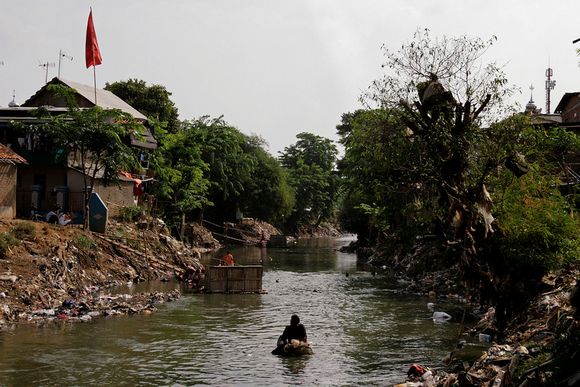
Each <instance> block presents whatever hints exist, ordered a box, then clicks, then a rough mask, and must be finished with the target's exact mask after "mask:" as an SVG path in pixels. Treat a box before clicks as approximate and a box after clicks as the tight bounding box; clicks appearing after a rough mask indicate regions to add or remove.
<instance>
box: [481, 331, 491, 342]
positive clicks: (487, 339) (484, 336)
mask: <svg viewBox="0 0 580 387" xmlns="http://www.w3.org/2000/svg"><path fill="white" fill-rule="evenodd" d="M479 342H480V343H486V344H489V343H491V335H488V334H485V333H480V334H479Z"/></svg>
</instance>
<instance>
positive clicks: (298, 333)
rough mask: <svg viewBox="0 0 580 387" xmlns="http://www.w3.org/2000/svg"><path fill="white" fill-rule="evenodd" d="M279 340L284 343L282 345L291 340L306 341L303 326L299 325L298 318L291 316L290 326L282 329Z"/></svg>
mask: <svg viewBox="0 0 580 387" xmlns="http://www.w3.org/2000/svg"><path fill="white" fill-rule="evenodd" d="M280 340H282V341H284V344H286V343H289V342H291V341H292V340H298V341H304V342H306V341H307V337H306V328H304V325H302V324H300V317H298V315H295V314H293V315H292V317H290V325H288V326H286V328H284V332H283V333H282V336H280Z"/></svg>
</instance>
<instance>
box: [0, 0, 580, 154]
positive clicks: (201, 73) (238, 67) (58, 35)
mask: <svg viewBox="0 0 580 387" xmlns="http://www.w3.org/2000/svg"><path fill="white" fill-rule="evenodd" d="M1 2H2V7H1V11H0V62H3V63H4V64H3V65H1V64H0V106H7V104H8V102H10V101H11V100H12V90H13V89H15V90H16V102H17V103H22V102H24V101H25V100H26V99H27V98H29V97H30V96H31V95H33V94H34V93H35V92H36V91H37V90H38V89H39V88H40V87H42V85H43V84H44V81H45V70H44V68H42V67H39V63H46V62H52V63H55V64H56V65H55V67H52V68H49V69H48V71H49V73H48V78H49V79H51V78H52V77H54V76H56V75H57V71H58V68H57V67H58V56H59V50H63V51H64V52H65V53H66V54H68V55H70V56H72V57H73V60H72V61H70V60H68V59H66V58H63V60H62V65H61V77H62V78H64V79H68V80H71V81H75V82H79V83H84V84H87V85H92V83H93V72H92V68H91V69H86V67H85V62H84V47H85V33H86V26H87V18H88V14H89V7H90V6H92V7H93V19H94V24H95V30H96V33H97V38H98V42H99V45H100V48H101V54H102V57H103V63H102V65H100V66H98V67H97V85H98V87H103V86H104V84H105V82H115V81H119V80H127V79H129V78H138V79H142V80H144V81H146V82H147V83H148V84H161V85H163V86H165V87H166V88H167V90H168V91H170V92H171V93H172V94H173V95H172V100H173V101H174V102H175V104H176V105H177V107H178V109H179V113H180V118H181V119H191V118H194V117H198V116H201V115H210V116H212V117H216V116H220V115H224V118H225V120H226V121H227V122H228V123H230V124H231V125H232V126H235V127H237V128H238V129H239V130H241V131H242V132H244V133H246V134H258V135H260V136H262V137H263V138H264V139H265V140H266V141H267V142H268V143H269V145H270V147H269V150H270V152H271V153H272V154H274V155H276V154H277V152H278V151H281V150H283V149H284V147H286V146H288V145H290V144H292V143H294V142H295V139H296V137H295V136H296V134H297V133H299V132H303V131H307V132H312V133H316V134H318V135H321V136H324V137H328V138H331V139H333V140H336V139H337V137H336V133H335V132H336V130H335V127H336V125H337V124H338V123H339V122H340V117H341V114H342V113H345V112H348V111H353V110H355V109H357V108H359V107H360V104H359V102H358V97H359V95H360V94H361V92H362V91H363V90H364V89H365V88H366V87H367V86H368V85H369V84H370V82H371V81H372V80H373V79H376V78H378V77H379V76H380V74H381V68H380V65H381V63H382V62H383V57H382V52H381V50H380V47H381V45H383V44H385V45H386V46H387V47H389V48H391V49H393V50H396V49H397V48H398V47H400V45H401V44H402V43H403V42H405V41H409V40H410V39H411V38H412V35H413V33H414V31H416V29H417V28H429V29H431V31H432V35H448V36H459V35H464V34H467V35H472V36H479V37H481V38H484V39H488V38H490V37H491V36H492V35H495V36H497V37H498V41H497V42H496V44H495V45H494V47H493V48H492V49H491V50H490V51H489V52H488V54H487V57H486V58H487V59H488V61H489V62H497V63H499V64H505V68H504V70H505V71H506V73H507V74H508V78H509V80H510V82H511V83H514V84H516V85H517V86H519V87H521V89H522V95H521V96H520V97H519V102H520V103H521V104H522V105H525V103H526V102H528V100H529V97H530V90H529V86H530V84H533V85H534V87H535V90H534V100H535V102H536V104H537V105H538V106H539V107H542V108H543V111H544V110H545V91H544V80H545V75H544V74H545V69H546V68H547V67H548V63H550V66H551V67H552V68H553V70H554V79H555V80H556V82H557V83H556V88H555V90H554V91H553V94H552V101H553V102H552V110H553V109H554V108H555V106H556V105H557V103H558V101H559V100H560V98H561V97H562V95H563V94H564V93H565V92H575V91H580V68H579V67H578V62H579V60H580V58H579V57H578V56H577V55H576V51H575V49H576V48H580V44H576V45H573V44H572V41H573V40H574V39H577V38H580V23H579V22H578V20H579V17H580V1H578V0H556V1H551V2H548V1H539V0H513V1H511V0H502V1H500V0H487V1H472V0H437V1H435V0H391V1H387V0H284V1H283V0H158V1H153V0H94V1H85V0H50V1H47V0H26V1H17V0H14V1H9V0H1Z"/></svg>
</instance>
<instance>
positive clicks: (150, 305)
mask: <svg viewBox="0 0 580 387" xmlns="http://www.w3.org/2000/svg"><path fill="white" fill-rule="evenodd" d="M202 239H203V237H202ZM206 251H209V249H208V248H202V247H189V246H186V245H184V244H183V243H181V242H179V241H177V240H176V239H174V238H173V237H171V235H170V233H169V231H168V229H167V227H165V224H164V223H163V222H162V221H161V220H159V219H154V218H149V219H146V220H141V221H139V222H138V223H120V222H117V221H115V220H110V221H109V223H108V229H107V233H106V234H98V233H91V232H88V231H84V230H82V228H80V227H79V226H71V225H69V226H59V225H52V224H48V223H44V222H32V221H26V220H10V221H5V220H3V221H0V329H1V328H6V327H8V326H11V325H13V324H15V323H26V322H30V323H41V322H46V321H52V320H66V321H88V320H90V319H92V318H95V317H98V316H109V315H118V314H135V313H151V312H152V311H154V310H155V305H157V304H159V303H162V302H166V301H171V300H174V299H175V298H178V297H179V291H178V290H172V291H169V292H167V293H162V292H152V293H139V294H130V295H129V294H127V295H122V294H117V295H111V294H109V293H107V290H108V289H111V288H113V287H116V286H119V285H124V284H132V283H136V282H142V281H150V280H163V281H167V280H172V279H183V277H184V274H185V273H186V270H188V269H190V270H191V269H193V270H196V269H198V270H200V271H201V269H202V268H203V266H202V265H201V263H200V261H199V257H200V254H201V253H202V252H206Z"/></svg>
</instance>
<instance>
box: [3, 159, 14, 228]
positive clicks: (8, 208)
mask: <svg viewBox="0 0 580 387" xmlns="http://www.w3.org/2000/svg"><path fill="white" fill-rule="evenodd" d="M16 171H17V169H16V166H15V165H12V164H8V163H0V218H4V219H13V218H14V217H15V216H16Z"/></svg>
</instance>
